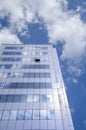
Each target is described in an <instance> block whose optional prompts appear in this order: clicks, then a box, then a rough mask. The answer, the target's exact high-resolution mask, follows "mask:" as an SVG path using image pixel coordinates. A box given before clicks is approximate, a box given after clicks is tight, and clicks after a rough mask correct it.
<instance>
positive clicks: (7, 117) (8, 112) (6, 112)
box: [2, 111, 10, 120]
mask: <svg viewBox="0 0 86 130" xmlns="http://www.w3.org/2000/svg"><path fill="white" fill-rule="evenodd" d="M9 116H10V111H4V112H3V116H2V120H8V119H9Z"/></svg>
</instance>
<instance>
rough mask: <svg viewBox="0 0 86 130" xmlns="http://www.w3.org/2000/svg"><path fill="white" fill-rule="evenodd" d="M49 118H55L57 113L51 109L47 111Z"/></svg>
mask: <svg viewBox="0 0 86 130" xmlns="http://www.w3.org/2000/svg"><path fill="white" fill-rule="evenodd" d="M47 114H48V119H54V116H55V113H54V110H52V109H50V110H48V111H47Z"/></svg>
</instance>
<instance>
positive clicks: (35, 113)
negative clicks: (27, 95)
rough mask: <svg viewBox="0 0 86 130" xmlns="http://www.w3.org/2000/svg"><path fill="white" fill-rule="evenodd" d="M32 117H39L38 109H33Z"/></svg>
mask: <svg viewBox="0 0 86 130" xmlns="http://www.w3.org/2000/svg"><path fill="white" fill-rule="evenodd" d="M33 119H39V110H33Z"/></svg>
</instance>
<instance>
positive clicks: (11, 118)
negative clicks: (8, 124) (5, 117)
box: [10, 110, 17, 120]
mask: <svg viewBox="0 0 86 130" xmlns="http://www.w3.org/2000/svg"><path fill="white" fill-rule="evenodd" d="M16 117H17V110H12V111H11V114H10V120H16Z"/></svg>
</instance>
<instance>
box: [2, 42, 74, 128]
mask: <svg viewBox="0 0 86 130" xmlns="http://www.w3.org/2000/svg"><path fill="white" fill-rule="evenodd" d="M0 130H74V127H73V123H72V118H71V114H70V109H69V105H68V100H67V96H66V92H65V87H64V82H63V79H62V75H61V70H60V65H59V61H58V56H57V52H56V48H54V47H53V46H52V45H48V44H46V45H33V44H29V45H24V44H18V45H14V44H2V45H1V46H0Z"/></svg>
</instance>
